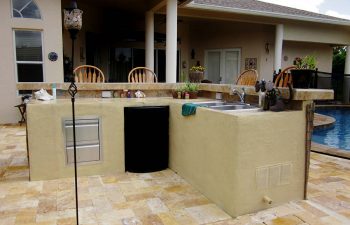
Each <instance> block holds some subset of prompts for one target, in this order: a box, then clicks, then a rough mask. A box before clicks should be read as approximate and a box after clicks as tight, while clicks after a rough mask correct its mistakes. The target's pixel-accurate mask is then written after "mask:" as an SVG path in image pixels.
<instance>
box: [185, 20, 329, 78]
mask: <svg viewBox="0 0 350 225" xmlns="http://www.w3.org/2000/svg"><path fill="white" fill-rule="evenodd" d="M274 39H275V27H274V26H271V25H262V24H250V23H238V22H223V21H220V22H213V21H212V22H208V21H202V22H193V23H192V24H191V26H190V48H193V49H194V50H195V53H196V58H195V59H193V60H190V67H191V66H192V65H195V64H196V62H197V61H200V63H201V65H204V63H205V50H210V49H229V48H240V49H241V64H240V68H241V72H242V71H244V70H245V59H246V58H257V60H258V63H257V70H258V72H259V77H260V79H265V80H271V79H272V75H273V57H274V45H275V40H274ZM266 43H268V44H269V53H267V52H266V51H265V44H266ZM310 54H312V55H315V56H316V58H317V61H318V68H319V70H320V71H324V72H331V70H332V60H333V58H332V57H333V55H332V54H333V53H332V47H331V46H330V45H329V44H322V43H309V42H293V41H286V40H284V42H283V54H282V68H284V67H287V66H290V65H293V60H294V58H295V57H303V56H305V55H310ZM284 56H287V57H284ZM285 58H286V60H285ZM287 58H288V59H287ZM233 75H234V74H233Z"/></svg>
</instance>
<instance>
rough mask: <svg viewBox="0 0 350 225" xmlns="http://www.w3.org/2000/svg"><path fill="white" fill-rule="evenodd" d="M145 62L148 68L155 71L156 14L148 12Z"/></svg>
mask: <svg viewBox="0 0 350 225" xmlns="http://www.w3.org/2000/svg"><path fill="white" fill-rule="evenodd" d="M145 51H146V54H145V57H146V58H145V62H146V67H147V68H150V69H151V70H152V71H154V13H153V11H148V12H146V33H145Z"/></svg>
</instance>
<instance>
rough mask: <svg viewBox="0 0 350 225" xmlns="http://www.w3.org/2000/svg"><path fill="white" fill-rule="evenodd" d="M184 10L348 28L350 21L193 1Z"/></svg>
mask: <svg viewBox="0 0 350 225" xmlns="http://www.w3.org/2000/svg"><path fill="white" fill-rule="evenodd" d="M183 6H184V8H187V9H198V10H207V11H214V12H221V13H222V12H224V13H225V12H226V13H231V14H237V15H240V16H243V17H246V16H248V17H251V16H253V17H259V18H265V19H267V18H270V19H272V20H276V19H282V20H296V21H304V22H315V23H323V24H334V25H345V26H350V20H345V19H340V18H339V19H338V18H334V19H333V18H331V17H330V18H320V17H312V16H303V15H298V14H287V13H282V12H268V11H259V10H253V9H243V8H234V7H226V6H220V5H213V4H199V3H195V1H187V2H186V4H183Z"/></svg>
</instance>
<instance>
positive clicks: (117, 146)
mask: <svg viewBox="0 0 350 225" xmlns="http://www.w3.org/2000/svg"><path fill="white" fill-rule="evenodd" d="M167 99H168V98H153V99H152V98H148V99H118V100H115V99H77V101H76V117H81V116H98V117H100V118H101V122H102V131H101V132H102V151H103V159H102V161H101V162H99V163H96V164H88V165H81V166H79V175H81V176H83V175H95V174H111V173H116V172H124V171H125V167H124V107H126V106H141V105H145V104H147V105H168V100H167ZM71 110H72V109H71V103H70V100H68V99H62V100H54V101H50V102H39V101H33V102H32V103H30V104H29V105H28V107H27V127H28V147H29V159H30V178H31V180H47V179H56V178H62V177H71V176H72V174H73V169H74V168H73V166H66V161H65V159H66V158H65V146H64V133H63V119H64V118H67V119H71V118H72V111H71ZM135 132H137V131H135Z"/></svg>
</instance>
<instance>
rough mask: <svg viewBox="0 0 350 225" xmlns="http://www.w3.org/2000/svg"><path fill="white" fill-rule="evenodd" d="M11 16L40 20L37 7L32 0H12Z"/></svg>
mask: <svg viewBox="0 0 350 225" xmlns="http://www.w3.org/2000/svg"><path fill="white" fill-rule="evenodd" d="M12 16H13V17H16V18H31V19H41V14H40V10H39V7H38V5H37V4H36V3H35V1H34V0H12Z"/></svg>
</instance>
